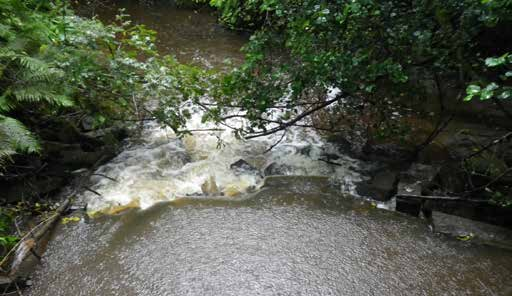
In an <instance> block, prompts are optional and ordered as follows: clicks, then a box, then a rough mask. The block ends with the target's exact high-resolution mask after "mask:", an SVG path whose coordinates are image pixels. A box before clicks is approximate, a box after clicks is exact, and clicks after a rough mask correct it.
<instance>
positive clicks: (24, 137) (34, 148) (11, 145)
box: [0, 115, 41, 158]
mask: <svg viewBox="0 0 512 296" xmlns="http://www.w3.org/2000/svg"><path fill="white" fill-rule="evenodd" d="M0 137H1V138H0V157H2V158H3V157H8V156H10V155H12V154H14V153H16V152H26V153H38V152H39V151H40V150H41V147H40V146H39V143H38V141H37V140H36V139H35V138H34V136H33V135H32V133H31V132H30V131H29V130H28V129H27V128H26V127H25V125H23V123H21V122H19V121H18V120H16V119H14V118H11V117H7V116H4V115H0Z"/></svg>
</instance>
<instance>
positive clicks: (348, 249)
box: [27, 1, 512, 296]
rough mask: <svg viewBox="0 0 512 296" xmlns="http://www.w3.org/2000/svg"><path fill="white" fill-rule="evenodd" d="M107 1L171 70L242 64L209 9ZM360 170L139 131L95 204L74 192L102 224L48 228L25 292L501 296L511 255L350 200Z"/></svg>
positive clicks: (317, 158) (284, 138) (305, 149)
mask: <svg viewBox="0 0 512 296" xmlns="http://www.w3.org/2000/svg"><path fill="white" fill-rule="evenodd" d="M117 3H118V5H119V6H120V7H126V8H127V12H128V13H129V14H131V15H132V16H133V17H134V20H135V21H136V22H140V23H144V24H146V25H147V26H148V27H150V28H152V29H155V30H157V31H158V32H159V35H158V38H159V40H160V41H159V44H158V46H159V49H160V50H161V51H162V52H164V53H167V52H171V53H175V54H176V55H177V57H178V59H180V60H181V61H185V62H195V63H198V64H201V65H203V66H207V67H224V66H223V61H224V60H225V59H227V58H230V59H232V60H233V61H234V63H235V64H236V63H239V62H240V61H241V59H242V55H241V54H240V53H239V48H240V47H241V46H242V45H243V43H244V41H245V40H246V38H245V37H244V36H240V35H238V34H236V33H233V32H229V31H226V30H224V29H222V28H221V27H219V26H218V25H216V22H215V17H213V16H211V15H209V14H208V12H206V11H194V10H183V9H176V8H173V7H171V6H170V5H163V4H162V5H156V4H153V5H150V6H147V5H142V4H139V2H130V1H128V2H121V1H118V2H117ZM112 11H114V9H113V8H111V7H110V8H108V9H107V8H105V9H103V10H101V11H98V12H99V13H100V16H101V17H102V18H105V19H111V18H112V15H113V13H112ZM200 119H201V114H200V112H199V111H197V112H195V113H194V116H193V118H192V120H191V122H190V123H189V127H190V128H198V127H204V126H202V125H201V120H200ZM219 140H221V141H219ZM276 143H278V144H277V145H276V146H275V147H274V148H273V149H272V150H270V151H267V150H268V148H269V147H271V146H272V145H274V144H276ZM219 144H221V145H219ZM324 158H329V159H333V158H334V159H335V162H337V163H338V164H339V165H332V164H329V163H326V162H324V161H321V159H324ZM241 160H243V161H241ZM367 165H368V164H365V163H361V162H359V161H357V160H354V159H351V158H350V157H348V156H345V155H343V154H341V153H339V152H338V151H337V149H336V147H335V146H333V145H330V144H328V143H326V142H325V141H323V139H322V137H321V136H320V135H318V134H317V133H315V132H314V131H312V130H307V129H293V130H290V131H289V132H287V133H286V134H284V135H283V134H281V133H278V134H276V135H273V136H268V137H262V138H258V139H254V140H251V141H241V140H238V139H236V138H235V137H234V136H233V135H232V134H231V132H230V131H229V130H226V131H217V132H209V133H196V134H194V135H192V136H187V137H185V138H183V139H178V138H176V137H175V136H174V134H173V133H172V132H171V131H170V130H167V129H162V128H160V126H159V125H157V124H156V123H148V124H146V126H145V127H144V130H143V132H142V135H141V136H140V137H139V138H136V139H131V140H130V141H129V142H128V143H127V144H126V148H125V150H124V151H123V152H122V153H121V154H119V155H118V156H117V157H116V158H114V159H113V160H112V161H110V162H109V163H107V164H105V165H104V166H102V167H100V168H99V169H98V173H100V174H101V175H108V176H109V177H111V178H114V179H116V180H117V182H115V181H112V180H111V179H108V178H104V177H101V176H96V177H94V179H92V180H91V181H92V186H91V189H93V190H94V191H96V192H98V193H100V194H101V197H99V196H97V195H96V194H93V193H91V192H86V193H84V194H83V195H82V196H80V198H81V199H82V200H83V201H84V202H87V204H88V211H89V213H98V212H101V213H107V214H110V215H103V216H99V217H98V218H93V219H83V220H82V221H80V222H78V223H75V224H73V223H70V224H66V225H59V227H58V228H57V230H56V231H55V234H54V236H53V238H52V240H51V242H50V244H49V246H48V251H47V253H46V254H45V256H44V257H43V259H42V264H41V265H40V266H39V267H38V269H37V271H36V274H35V276H34V278H33V280H32V287H31V288H30V289H29V290H28V291H27V293H28V295H34V296H35V295H41V296H42V295H52V296H53V295H511V294H508V293H512V290H511V288H512V254H511V253H510V252H507V251H503V250H500V249H495V248H491V247H484V246H478V245H473V244H470V243H464V242H459V241H456V240H453V239H449V238H446V237H443V236H440V235H436V234H432V233H431V232H429V230H428V228H427V227H426V225H425V224H424V223H423V222H422V221H421V220H419V219H414V218H412V217H408V216H404V215H400V214H398V213H395V212H391V211H386V210H381V209H378V208H375V207H374V206H372V205H371V204H370V203H368V202H366V201H364V200H363V199H361V198H357V197H352V196H353V188H354V185H353V184H354V182H356V181H359V180H362V179H363V178H365V177H364V175H362V174H361V173H360V172H361V171H362V169H363V168H364V167H365V166H367ZM269 173H272V174H279V175H281V176H272V177H265V174H269ZM120 212H123V213H120Z"/></svg>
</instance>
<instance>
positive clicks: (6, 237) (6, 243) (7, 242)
mask: <svg viewBox="0 0 512 296" xmlns="http://www.w3.org/2000/svg"><path fill="white" fill-rule="evenodd" d="M12 224H13V215H12V213H10V212H9V211H7V210H6V209H3V208H0V258H2V257H3V256H4V255H5V253H7V251H8V250H10V249H11V248H12V247H13V246H14V245H15V244H16V243H17V242H18V241H19V238H18V237H17V236H13V235H10V233H11V230H12V229H11V226H12Z"/></svg>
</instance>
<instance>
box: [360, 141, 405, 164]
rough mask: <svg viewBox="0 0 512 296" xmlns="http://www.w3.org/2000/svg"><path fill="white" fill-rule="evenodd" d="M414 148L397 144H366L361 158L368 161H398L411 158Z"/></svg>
mask: <svg viewBox="0 0 512 296" xmlns="http://www.w3.org/2000/svg"><path fill="white" fill-rule="evenodd" d="M412 155H413V150H412V149H409V148H406V147H402V146H400V145H397V144H393V143H387V144H374V145H370V144H366V145H365V146H364V147H363V148H362V155H361V157H360V158H361V159H363V160H368V161H381V162H384V163H396V162H397V161H404V160H407V159H410V158H411V156H412Z"/></svg>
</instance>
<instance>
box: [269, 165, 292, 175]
mask: <svg viewBox="0 0 512 296" xmlns="http://www.w3.org/2000/svg"><path fill="white" fill-rule="evenodd" d="M292 171H293V169H292V167H291V166H289V165H287V164H282V163H276V162H273V163H271V164H269V165H268V166H267V167H266V168H265V170H263V174H264V175H265V176H283V175H289V174H290V173H291V172H292Z"/></svg>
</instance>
